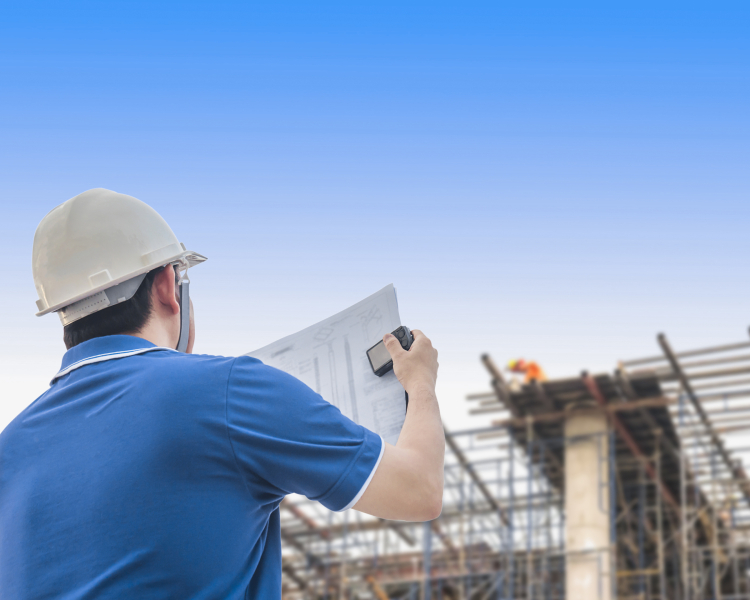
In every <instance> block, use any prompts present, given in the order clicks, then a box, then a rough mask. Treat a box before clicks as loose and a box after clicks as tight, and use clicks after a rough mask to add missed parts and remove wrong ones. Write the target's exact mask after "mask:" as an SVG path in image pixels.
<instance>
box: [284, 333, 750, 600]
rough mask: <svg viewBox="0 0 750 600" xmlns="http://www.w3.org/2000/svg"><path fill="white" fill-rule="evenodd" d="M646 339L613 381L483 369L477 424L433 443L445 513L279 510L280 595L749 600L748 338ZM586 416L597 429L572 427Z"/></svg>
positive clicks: (489, 365)
mask: <svg viewBox="0 0 750 600" xmlns="http://www.w3.org/2000/svg"><path fill="white" fill-rule="evenodd" d="M658 343H659V346H660V349H661V354H659V355H656V356H653V357H648V358H642V359H637V360H628V361H622V362H620V363H619V364H618V366H617V369H616V370H615V371H614V372H613V373H612V374H598V375H590V374H588V373H586V372H584V373H582V374H581V375H580V376H577V377H572V378H567V379H558V380H552V381H545V382H537V381H531V382H530V383H527V384H519V383H515V382H510V383H509V382H507V381H506V380H505V378H504V377H503V375H502V373H501V371H500V370H499V369H498V368H497V367H496V365H495V363H494V362H493V361H492V359H491V358H490V357H489V356H483V357H482V362H483V364H484V366H485V367H486V369H487V371H488V374H489V377H490V387H491V389H490V391H488V392H482V393H479V394H472V395H470V396H468V401H469V405H470V412H471V413H472V414H474V415H486V417H485V418H486V419H488V421H489V423H488V424H487V425H486V426H483V427H480V428H475V429H470V430H464V431H446V460H445V492H444V501H443V512H442V514H441V515H440V517H439V518H438V519H435V520H434V521H431V522H429V523H405V522H394V521H386V520H382V519H376V518H373V517H370V516H367V515H364V514H361V513H359V512H357V511H345V512H343V513H332V512H329V511H327V510H326V509H325V508H323V507H322V506H320V505H319V504H317V503H314V502H310V501H308V500H306V499H304V498H300V497H289V498H287V499H285V500H284V501H283V502H282V504H281V507H280V510H281V535H282V545H283V552H282V561H283V568H282V586H283V595H284V598H287V599H289V600H302V599H307V600H323V599H325V600H334V599H336V600H343V599H354V598H359V599H370V598H372V599H377V600H385V599H391V600H396V599H415V600H416V599H419V600H433V599H443V598H446V599H448V598H450V599H456V600H457V599H463V600H475V599H476V600H478V599H504V600H511V599H513V600H520V599H527V600H537V599H539V600H542V599H543V600H562V599H565V598H568V597H570V598H571V599H572V600H588V599H589V598H591V599H593V598H596V599H598V600H608V599H610V598H618V599H620V600H630V599H632V600H635V599H638V600H666V599H670V600H703V599H712V600H720V599H721V600H750V577H749V575H750V480H748V477H747V475H746V473H745V471H744V469H743V467H742V458H743V457H744V456H745V455H746V454H748V453H750V446H747V447H746V446H744V445H743V444H742V442H741V438H742V435H743V433H745V432H747V431H748V430H750V400H749V399H750V350H749V349H750V342H739V343H735V344H729V345H724V346H717V347H711V348H704V349H700V350H690V351H686V352H674V351H673V350H672V348H671V346H670V344H669V342H668V341H667V339H666V337H665V336H663V335H659V336H658ZM587 418H591V419H593V421H592V422H594V421H596V420H597V419H598V420H599V422H601V423H603V425H604V426H603V428H602V429H601V430H592V431H585V432H584V433H580V432H578V430H576V429H574V428H572V427H571V423H573V421H574V420H577V422H578V423H581V422H583V421H585V420H586V419H587ZM582 420H583V421H582ZM582 456H584V457H588V458H586V460H587V461H588V462H587V463H585V467H583V468H582V467H581V465H583V464H584V463H580V462H578V461H580V460H581V457H582ZM566 459H567V460H566ZM566 463H567V468H566ZM580 477H584V479H583V480H581V479H580ZM576 478H578V480H576ZM582 482H583V483H584V484H585V485H584V488H582V487H581V484H582ZM581 489H586V490H587V492H586V494H585V496H586V497H582V496H581V495H580V492H581ZM566 492H567V493H566ZM581 502H589V504H588V505H586V506H587V508H586V510H583V511H582V510H581V507H582V506H583V505H582V504H580V503H581ZM581 519H583V521H585V522H583V521H581ZM591 523H594V524H595V525H596V531H595V532H594V533H593V534H592V533H591ZM587 527H588V529H587ZM602 528H606V531H604V530H603V529H602ZM597 535H598V536H599V537H597Z"/></svg>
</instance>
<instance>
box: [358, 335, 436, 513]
mask: <svg viewBox="0 0 750 600" xmlns="http://www.w3.org/2000/svg"><path fill="white" fill-rule="evenodd" d="M412 334H413V336H414V342H413V344H412V346H411V348H410V350H409V351H408V352H407V351H406V350H404V349H403V348H402V347H401V344H400V343H399V341H398V340H397V339H396V338H395V337H394V336H393V335H391V334H390V333H389V334H387V335H386V336H385V337H384V338H383V341H384V342H385V347H386V348H387V349H388V352H389V353H390V355H391V358H392V359H393V370H394V371H395V373H396V377H398V380H399V381H400V382H401V385H403V386H404V389H405V390H406V392H407V393H408V394H409V410H407V411H406V420H405V421H404V426H403V428H402V429H401V435H399V438H398V442H396V445H395V446H392V445H391V444H388V443H386V444H385V451H384V453H383V458H382V460H381V461H380V465H379V466H378V469H377V471H376V472H375V475H374V476H373V478H372V481H371V482H370V485H369V486H368V487H367V490H365V493H364V494H363V495H362V497H361V498H360V499H359V501H358V502H357V503H356V504H355V505H354V508H356V509H357V510H359V511H362V512H364V513H367V514H370V515H374V516H376V517H381V518H383V519H394V520H403V521H429V520H431V519H435V518H437V517H438V516H439V515H440V511H441V510H442V505H443V459H444V455H445V434H444V432H443V423H442V421H441V420H440V408H439V407H438V402H437V396H436V395H435V380H436V379H437V370H438V362H437V355H438V353H437V350H435V349H434V348H433V347H432V342H430V340H429V339H428V338H427V336H425V335H424V334H423V333H422V332H421V331H419V330H418V329H414V330H412Z"/></svg>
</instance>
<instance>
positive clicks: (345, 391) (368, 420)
mask: <svg viewBox="0 0 750 600" xmlns="http://www.w3.org/2000/svg"><path fill="white" fill-rule="evenodd" d="M399 325H401V320H400V319H399V316H398V304H397V302H396V290H395V288H394V287H393V285H388V286H386V287H384V288H383V289H382V290H380V291H379V292H376V293H374V294H373V295H372V296H369V297H368V298H365V299H364V300H362V301H361V302H358V303H357V304H355V305H354V306H351V307H350V308H347V309H346V310H343V311H341V312H340V313H338V314H335V315H333V316H332V317H329V318H328V319H325V320H324V321H321V322H320V323H316V324H315V325H313V326H311V327H308V328H307V329H303V330H302V331H300V332H298V333H295V334H292V335H289V336H287V337H285V338H282V339H280V340H278V341H276V342H273V343H272V344H269V345H268V346H265V347H263V348H261V349H259V350H255V351H254V352H249V353H248V354H247V356H252V357H254V358H257V359H259V360H261V361H263V362H264V363H265V364H267V365H270V366H272V367H276V368H277V369H280V370H282V371H285V372H286V373H289V374H290V375H293V376H294V377H296V378H297V379H299V380H301V381H303V382H304V383H306V384H307V385H308V386H310V387H311V388H312V389H313V390H315V391H316V392H318V393H319V394H320V395H321V396H323V398H325V399H326V400H327V401H328V402H330V403H331V404H333V405H334V406H336V407H338V409H339V410H340V411H341V412H342V413H344V414H345V415H346V416H347V417H349V418H350V419H352V420H353V421H354V422H356V423H359V424H360V425H363V426H364V427H367V428H368V429H369V430H371V431H373V432H375V433H377V434H380V435H381V436H383V439H385V441H387V442H389V443H391V444H395V443H396V441H397V440H398V435H399V433H400V432H401V427H402V426H403V424H404V418H405V416H406V403H405V400H404V388H403V387H401V384H400V383H399V381H398V379H396V376H395V374H394V373H393V371H392V370H391V371H389V372H388V373H386V374H385V375H383V376H382V377H378V376H377V375H375V374H374V373H373V372H372V367H370V362H369V361H368V360H367V355H366V351H367V350H368V348H370V347H371V346H373V345H375V344H376V343H377V342H379V341H380V340H382V339H383V335H385V334H386V333H390V332H391V331H393V330H395V329H396V328H397V327H398V326H399Z"/></svg>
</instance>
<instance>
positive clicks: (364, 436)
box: [311, 427, 367, 512]
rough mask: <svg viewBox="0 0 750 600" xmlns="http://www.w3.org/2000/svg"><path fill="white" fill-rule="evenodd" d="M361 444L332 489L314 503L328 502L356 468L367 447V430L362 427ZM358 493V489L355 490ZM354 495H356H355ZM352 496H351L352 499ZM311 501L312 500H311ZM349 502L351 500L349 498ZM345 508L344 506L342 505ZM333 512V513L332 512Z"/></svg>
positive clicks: (318, 497)
mask: <svg viewBox="0 0 750 600" xmlns="http://www.w3.org/2000/svg"><path fill="white" fill-rule="evenodd" d="M362 430H363V432H362V443H361V446H360V448H359V451H358V452H357V455H356V456H355V457H354V458H353V459H352V461H351V462H350V463H349V467H348V468H347V469H346V471H344V473H343V474H342V475H341V476H340V477H339V478H338V479H337V480H336V482H335V483H334V484H333V486H332V487H330V488H329V489H328V491H327V492H326V493H325V495H323V496H317V497H316V498H315V502H321V503H322V502H323V501H324V500H328V499H329V498H330V497H331V496H332V495H333V494H334V493H335V492H336V491H337V490H338V489H339V488H340V487H341V486H342V485H343V484H344V483H345V482H346V480H347V479H348V478H349V474H350V473H351V472H352V469H354V467H355V466H356V464H357V463H358V462H359V459H360V458H361V457H362V454H363V453H364V451H365V448H366V447H367V430H366V429H365V428H364V427H363V428H362ZM357 491H359V489H357ZM355 495H356V494H355ZM353 497H354V496H352V498H353ZM311 499H312V498H311ZM349 500H351V498H349ZM344 506H346V504H344ZM334 512H335V511H334Z"/></svg>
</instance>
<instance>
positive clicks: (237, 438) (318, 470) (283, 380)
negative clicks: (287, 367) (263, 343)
mask: <svg viewBox="0 0 750 600" xmlns="http://www.w3.org/2000/svg"><path fill="white" fill-rule="evenodd" d="M226 403H227V404H226V411H227V428H228V431H229V439H230V443H231V445H232V450H233V452H234V455H235V459H236V461H237V463H238V466H239V469H240V471H242V473H243V476H244V477H245V478H246V481H247V482H248V483H249V484H250V485H263V484H264V483H265V484H267V485H269V486H272V487H273V488H274V490H276V491H277V493H279V495H281V496H283V495H286V494H290V493H296V494H302V495H304V496H307V497H308V498H309V499H310V500H316V501H318V502H320V503H322V504H323V505H324V506H325V507H326V508H328V509H330V510H334V511H340V510H345V509H347V508H351V507H352V506H353V505H354V504H356V502H357V501H358V500H359V498H360V497H361V496H362V494H363V493H364V491H365V489H367V485H368V484H369V483H370V480H371V479H372V476H373V475H374V474H375V470H376V469H377V467H378V464H379V463H380V459H381V458H382V456H383V450H384V449H385V442H384V441H383V440H382V438H381V437H380V436H378V435H376V434H374V433H373V432H371V431H369V430H368V429H366V428H365V427H362V426H361V425H357V424H356V423H354V422H353V421H352V420H351V419H349V418H347V417H345V416H344V415H343V414H341V411H339V409H338V408H336V407H335V406H333V405H332V404H330V403H329V402H327V401H326V400H324V399H323V398H322V397H321V396H320V395H319V394H316V393H315V392H314V391H313V390H311V389H310V388H309V387H308V386H306V385H305V384H304V383H302V382H301V381H299V380H298V379H296V378H294V377H292V376H291V375H288V374H286V373H284V372H282V371H279V370H278V369H274V368H273V367H269V366H266V365H264V364H263V363H262V362H260V361H259V360H257V359H255V358H251V357H248V356H242V357H239V358H237V359H235V362H234V365H233V366H232V369H231V371H230V374H229V381H228V382H227V398H226Z"/></svg>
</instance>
